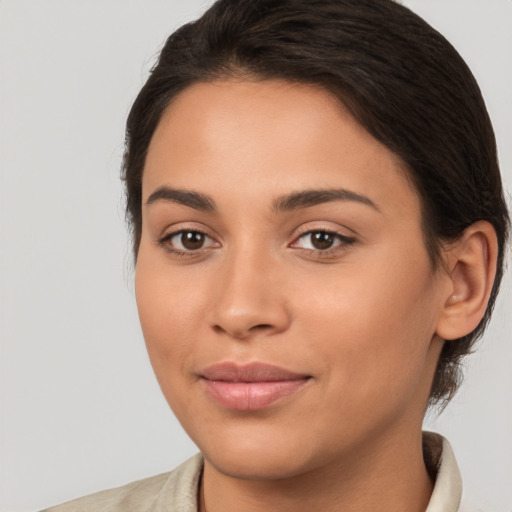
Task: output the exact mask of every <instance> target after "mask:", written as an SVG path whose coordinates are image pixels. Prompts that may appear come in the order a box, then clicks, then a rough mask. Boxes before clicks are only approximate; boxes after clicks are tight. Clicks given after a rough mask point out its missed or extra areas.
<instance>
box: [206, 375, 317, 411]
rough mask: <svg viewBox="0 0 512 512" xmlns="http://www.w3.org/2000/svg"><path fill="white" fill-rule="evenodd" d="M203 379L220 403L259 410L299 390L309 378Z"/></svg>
mask: <svg viewBox="0 0 512 512" xmlns="http://www.w3.org/2000/svg"><path fill="white" fill-rule="evenodd" d="M201 380H202V381H203V383H204V385H205V387H206V391H207V393H208V394H209V395H210V397H211V398H213V400H214V401H215V402H217V403H218V404H219V405H221V406H223V407H225V408H227V409H234V410H237V411H257V410H259V409H264V408H265V407H268V406H269V405H271V404H273V403H274V402H277V401H278V400H280V399H281V398H284V397H285V396H288V395H291V394H292V393H295V392H297V391H298V390H299V389H301V388H302V387H303V386H304V385H305V384H306V383H307V382H308V380H309V378H304V379H296V380H280V381H272V382H270V381H269V382H228V381H222V380H208V379H201Z"/></svg>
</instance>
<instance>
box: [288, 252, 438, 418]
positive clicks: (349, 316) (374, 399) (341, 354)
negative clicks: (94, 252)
mask: <svg viewBox="0 0 512 512" xmlns="http://www.w3.org/2000/svg"><path fill="white" fill-rule="evenodd" d="M383 261H386V259H385V258H383V259H382V260H381V263H382V262H383ZM393 261H395V262H396V268H393V266H394V264H393V263H392V262H391V261H390V262H389V264H388V265H379V267H377V266H375V267H371V266H364V271H361V272H354V271H353V268H350V269H349V268H348V267H347V269H346V270H344V269H343V268H340V269H339V271H337V272H333V275H331V276H328V275H326V276H325V277H324V278H323V279H322V280H321V281H316V282H311V286H309V287H308V289H307V290H303V295H302V296H304V297H307V300H304V301H302V303H301V304H300V311H298V312H297V318H298V319H299V322H301V325H300V327H299V329H300V330H301V331H303V332H304V334H305V337H306V338H307V339H309V340H312V343H314V344H315V345H316V354H317V357H318V356H320V357H322V358H323V364H324V365H325V366H326V367H327V368H329V375H330V382H329V383H328V384H326V385H328V386H329V387H330V389H331V391H332V392H333V393H336V392H339V391H340V390H344V398H343V400H344V401H345V403H347V401H350V402H351V403H352V405H353V406H354V407H356V406H357V403H360V404H365V407H368V405H369V404H373V406H375V407H377V408H378V407H381V406H382V404H384V403H385V402H389V400H390V397H393V396H394V397H395V399H396V400H397V401H401V400H403V399H405V398H406V397H407V396H408V395H409V394H410V393H412V392H413V390H414V389H415V388H416V387H417V385H418V382H419V381H420V379H421V378H422V375H423V372H424V369H425V368H424V366H425V360H426V357H427V353H428V351H429V346H430V342H431V339H432V336H433V334H434V331H435V297H434V290H435V287H434V277H433V276H432V274H431V272H430V268H429V263H428V261H425V263H424V264H421V265H420V264H418V263H417V261H415V260H414V258H413V259H412V261H411V260H410V259H408V258H405V257H404V258H401V259H400V258H398V257H397V255H394V258H393ZM398 261H400V264H398ZM408 261H411V263H408ZM419 261H422V260H419Z"/></svg>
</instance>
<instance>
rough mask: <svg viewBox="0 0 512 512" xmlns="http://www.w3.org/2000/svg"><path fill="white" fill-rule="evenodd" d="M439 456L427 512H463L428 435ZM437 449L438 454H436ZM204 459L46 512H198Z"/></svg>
mask: <svg viewBox="0 0 512 512" xmlns="http://www.w3.org/2000/svg"><path fill="white" fill-rule="evenodd" d="M425 437H428V439H429V441H430V442H429V443H427V445H426V446H428V444H430V446H432V447H434V448H436V451H439V453H440V460H439V461H437V460H435V459H436V455H435V454H434V453H432V454H428V453H427V454H425V455H426V457H431V458H432V459H434V460H433V461H432V462H433V464H434V466H436V467H437V468H438V469H437V477H436V482H435V485H434V491H433V493H432V497H431V498H430V502H429V504H428V507H427V509H426V511H425V512H464V510H462V509H460V508H459V507H460V499H461V494H462V481H461V477H460V472H459V468H458V466H457V462H456V461H455V456H454V454H453V450H452V448H451V446H450V443H449V442H448V441H447V440H446V439H445V438H443V437H442V436H440V435H439V434H432V433H425ZM437 449H438V450H437ZM202 469H203V457H202V456H201V454H197V455H195V456H193V457H192V458H190V459H188V460H187V461H186V462H184V463H183V464H181V465H180V466H178V467H177V468H176V469H175V470H174V471H171V472H170V473H164V474H162V475H157V476H154V477H151V478H146V479H144V480H139V481H137V482H133V483H131V484H128V485H125V486H123V487H119V488H116V489H110V490H108V491H102V492H99V493H96V494H92V495H90V496H86V497H84V498H79V499H77V500H73V501H70V502H68V503H64V504H63V505H58V506H56V507H52V508H49V509H47V510H46V511H44V512H100V511H101V512H197V510H198V508H197V495H198V486H199V479H200V476H201V472H202Z"/></svg>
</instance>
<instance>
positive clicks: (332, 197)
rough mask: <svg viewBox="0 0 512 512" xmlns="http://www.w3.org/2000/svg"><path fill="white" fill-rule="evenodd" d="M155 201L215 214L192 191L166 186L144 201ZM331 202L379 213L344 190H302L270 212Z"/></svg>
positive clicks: (205, 200) (206, 199)
mask: <svg viewBox="0 0 512 512" xmlns="http://www.w3.org/2000/svg"><path fill="white" fill-rule="evenodd" d="M157 201H171V202H173V203H177V204H181V205H184V206H188V207H189V208H194V209H195V210H200V211H204V212H216V211H217V207H216V205H215V201H214V200H213V199H212V198H211V197H210V196H208V195H206V194H201V193H199V192H194V191H192V190H181V189H175V188H171V187H167V186H165V185H164V186H162V187H159V188H157V189H156V190H155V191H154V192H153V193H152V194H151V195H150V196H149V198H148V200H147V201H146V204H147V205H150V204H152V203H155V202H157ZM332 201H355V202H357V203H361V204H364V205H366V206H369V207H371V208H373V209H374V210H376V211H377V212H380V209H379V207H378V206H377V205H376V204H375V203H374V202H373V201H372V200H371V199H370V198H369V197H367V196H364V195H362V194H358V193H356V192H353V191H351V190H347V189H345V188H339V189H319V190H302V191H300V192H292V193H291V194H287V195H284V196H281V197H278V198H277V199H275V201H274V202H273V204H272V210H273V211H274V212H275V213H282V212H291V211H295V210H299V209H301V208H309V207H311V206H316V205H319V204H323V203H329V202H332Z"/></svg>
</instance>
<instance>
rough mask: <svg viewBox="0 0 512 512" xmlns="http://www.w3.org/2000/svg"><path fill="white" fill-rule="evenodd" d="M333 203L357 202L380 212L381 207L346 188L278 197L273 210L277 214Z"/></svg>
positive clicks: (302, 192) (295, 193) (308, 191)
mask: <svg viewBox="0 0 512 512" xmlns="http://www.w3.org/2000/svg"><path fill="white" fill-rule="evenodd" d="M332 201H355V202H357V203H361V204H364V205H366V206H370V207H371V208H373V209H374V210H376V211H378V212H380V209H379V207H378V206H377V205H376V204H375V203H374V202H373V201H372V200H371V199H370V198H369V197H367V196H364V195H362V194H357V193H356V192H352V191H351V190H347V189H345V188H338V189H324V190H304V191H301V192H293V193H291V194H288V195H286V196H282V197H278V198H277V199H276V200H275V201H274V204H273V207H272V209H273V210H274V211H275V212H289V211H294V210H298V209H300V208H308V207H311V206H315V205H318V204H323V203H330V202H332Z"/></svg>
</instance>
